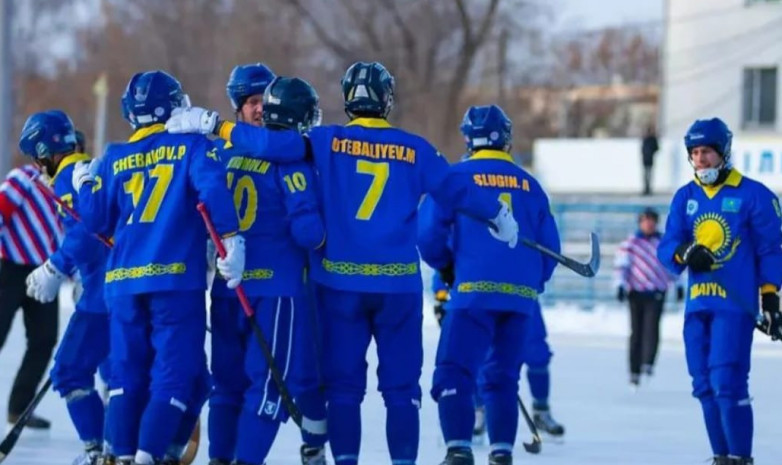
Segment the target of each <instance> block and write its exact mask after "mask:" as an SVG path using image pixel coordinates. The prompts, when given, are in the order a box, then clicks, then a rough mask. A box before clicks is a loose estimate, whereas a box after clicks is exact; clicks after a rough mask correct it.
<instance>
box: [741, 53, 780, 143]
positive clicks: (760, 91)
mask: <svg viewBox="0 0 782 465" xmlns="http://www.w3.org/2000/svg"><path fill="white" fill-rule="evenodd" d="M743 97H744V109H743V115H742V122H743V126H744V128H750V129H751V128H768V127H774V125H775V123H776V121H777V69H776V68H746V69H744V95H743Z"/></svg>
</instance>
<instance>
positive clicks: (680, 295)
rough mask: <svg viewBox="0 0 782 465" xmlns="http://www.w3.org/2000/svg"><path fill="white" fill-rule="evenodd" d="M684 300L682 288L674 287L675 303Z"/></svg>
mask: <svg viewBox="0 0 782 465" xmlns="http://www.w3.org/2000/svg"><path fill="white" fill-rule="evenodd" d="M682 300H684V286H676V301H677V302H681V301H682Z"/></svg>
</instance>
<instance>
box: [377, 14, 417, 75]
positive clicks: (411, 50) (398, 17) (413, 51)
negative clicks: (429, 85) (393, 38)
mask: <svg viewBox="0 0 782 465" xmlns="http://www.w3.org/2000/svg"><path fill="white" fill-rule="evenodd" d="M380 3H381V4H382V5H383V6H384V7H385V8H386V9H387V10H388V11H390V12H391V16H392V17H393V18H394V24H396V27H397V28H398V29H399V32H400V33H401V34H402V44H403V46H404V49H405V53H407V56H408V59H407V63H408V65H409V66H410V69H411V70H412V71H413V72H417V71H418V52H417V50H418V47H417V43H416V40H415V36H414V35H413V33H412V31H410V28H409V27H407V23H405V20H404V18H402V14H401V13H400V12H399V8H397V5H396V2H395V1H394V0H380Z"/></svg>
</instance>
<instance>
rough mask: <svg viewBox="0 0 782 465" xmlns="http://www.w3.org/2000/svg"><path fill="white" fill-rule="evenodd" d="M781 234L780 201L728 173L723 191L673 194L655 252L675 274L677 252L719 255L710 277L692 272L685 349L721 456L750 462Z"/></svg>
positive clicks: (780, 277)
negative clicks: (755, 372)
mask: <svg viewBox="0 0 782 465" xmlns="http://www.w3.org/2000/svg"><path fill="white" fill-rule="evenodd" d="M693 145H697V144H693ZM781 229H782V223H781V222H780V209H779V202H778V200H777V198H776V196H775V195H774V194H773V193H772V192H771V191H770V190H769V189H768V188H766V187H765V186H763V185H762V184H760V183H759V182H757V181H754V180H752V179H749V178H747V177H745V176H742V175H741V174H740V173H739V172H738V171H736V170H731V171H730V173H729V174H728V176H727V178H726V180H725V181H724V183H722V184H720V185H718V186H706V185H701V184H700V183H699V182H698V181H697V180H693V181H691V182H689V183H688V184H686V185H685V186H683V187H681V188H680V189H679V190H678V191H677V192H676V194H675V195H674V198H673V201H672V202H671V209H670V213H669V215H668V220H667V223H666V226H665V234H664V236H663V238H662V240H661V242H660V245H659V248H658V250H657V255H658V258H659V259H660V261H661V262H662V263H663V265H665V266H666V267H667V268H668V269H669V270H670V271H672V272H674V273H676V274H679V273H681V272H682V271H683V270H684V265H683V264H682V261H681V257H679V256H678V255H677V252H676V250H677V247H678V246H679V245H680V244H682V243H686V242H689V241H696V242H697V243H698V244H702V245H704V246H706V247H708V249H709V250H710V251H711V252H712V254H713V255H714V257H716V263H715V264H714V265H713V266H712V271H706V272H693V271H692V270H689V281H688V292H687V301H686V307H685V320H684V343H685V352H686V357H687V367H688V371H689V373H690V376H691V377H692V387H693V396H694V397H696V398H698V399H699V400H700V402H701V405H702V407H703V414H704V419H705V422H706V428H707V432H708V435H709V440H710V442H711V446H712V449H713V450H714V453H715V455H718V456H727V455H732V456H736V457H750V456H751V452H752V408H751V405H750V400H751V399H750V395H749V388H748V375H749V369H750V352H751V346H752V336H753V330H754V326H755V317H756V315H758V292H759V290H761V288H762V287H764V286H770V287H771V288H772V292H775V291H776V289H778V288H779V285H780V283H782V249H780V247H782V231H781ZM742 463H744V462H742Z"/></svg>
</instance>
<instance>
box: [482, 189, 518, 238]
mask: <svg viewBox="0 0 782 465" xmlns="http://www.w3.org/2000/svg"><path fill="white" fill-rule="evenodd" d="M499 202H500V212H499V213H497V216H496V217H495V218H494V219H492V220H491V224H492V225H493V226H494V227H493V228H492V227H489V232H490V233H491V235H492V236H493V237H494V238H495V239H497V240H499V241H502V242H507V243H508V247H510V248H511V249H512V248H514V247H516V243H517V242H518V240H519V224H518V223H516V219H515V218H513V213H512V212H511V211H510V207H509V206H508V204H506V203H505V202H504V201H502V200H500V201H499Z"/></svg>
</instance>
